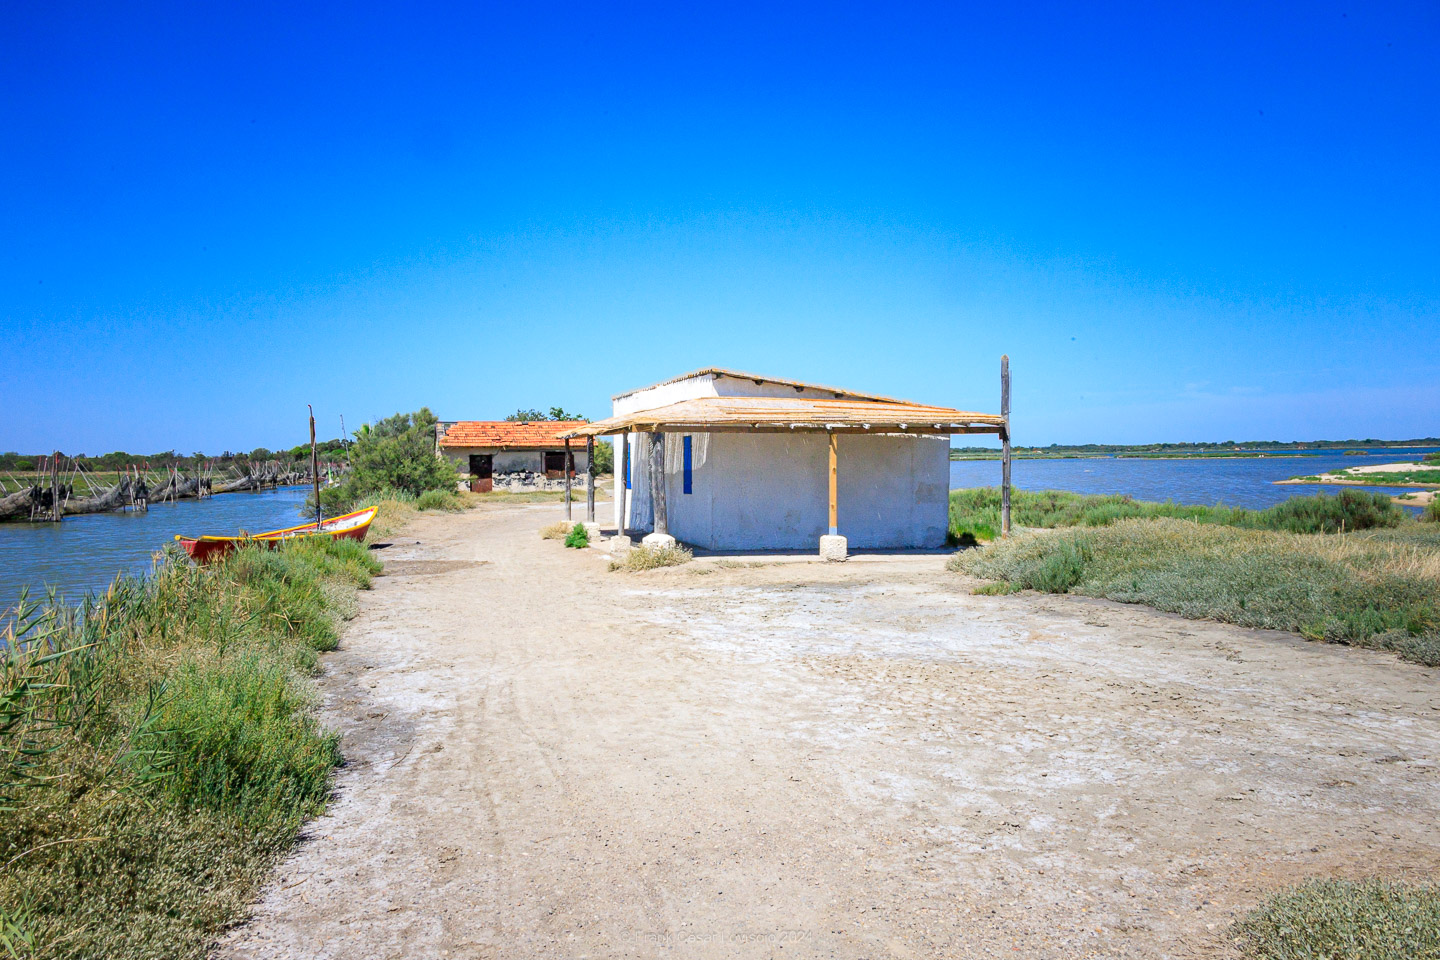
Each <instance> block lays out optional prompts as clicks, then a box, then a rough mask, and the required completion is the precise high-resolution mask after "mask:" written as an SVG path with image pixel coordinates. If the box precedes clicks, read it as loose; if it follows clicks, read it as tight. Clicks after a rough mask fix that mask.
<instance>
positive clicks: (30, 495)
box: [0, 452, 342, 522]
mask: <svg viewBox="0 0 1440 960" xmlns="http://www.w3.org/2000/svg"><path fill="white" fill-rule="evenodd" d="M307 466H308V465H307ZM317 466H318V467H319V468H320V469H321V471H322V473H321V475H322V476H324V477H330V476H333V475H334V473H336V472H338V471H339V470H341V469H342V466H341V465H340V464H332V463H325V464H317ZM6 476H7V477H8V478H9V480H10V483H9V484H8V485H7V486H6V487H5V488H3V489H0V494H3V493H4V489H13V490H14V492H12V493H8V494H4V495H3V496H0V521H22V522H23V521H52V522H53V521H58V520H60V519H62V518H63V517H67V516H72V515H75V514H84V513H107V512H110V511H116V510H148V509H149V507H150V504H152V503H174V502H176V501H179V500H203V499H205V498H207V497H211V496H214V495H215V494H217V493H239V492H241V491H246V490H265V489H270V488H273V487H287V486H295V485H299V484H305V483H313V482H314V480H315V478H314V477H312V476H311V472H310V471H309V470H305V471H299V470H296V469H294V468H293V467H291V466H287V465H285V464H282V463H281V462H280V461H278V460H271V461H268V462H265V463H258V464H253V463H247V464H245V465H244V466H243V467H241V468H239V469H237V468H235V467H231V468H229V469H227V470H225V471H223V472H222V473H221V474H220V475H219V476H217V474H216V469H215V463H214V461H205V462H203V463H201V464H199V465H198V466H197V467H196V469H195V470H194V471H193V472H192V473H190V474H186V473H185V472H184V471H183V470H181V469H180V467H179V466H178V465H175V464H171V465H168V466H166V467H164V468H162V469H159V470H157V469H153V468H151V466H150V465H149V464H148V463H147V464H145V465H144V466H143V467H140V466H135V465H132V466H130V467H129V468H127V469H125V470H123V471H121V473H120V478H119V480H118V482H116V483H114V484H111V485H104V484H98V483H96V482H95V481H94V479H93V476H92V474H91V471H89V470H87V469H86V468H85V466H84V465H83V464H82V463H81V462H80V459H79V458H77V457H66V456H64V455H63V454H61V453H59V452H56V453H55V454H54V455H53V456H49V457H43V458H41V462H40V466H39V468H38V469H37V470H36V471H35V473H34V474H31V475H30V476H27V477H23V478H16V477H15V476H14V475H13V474H10V473H8V472H7V474H6ZM77 482H78V485H79V486H83V492H81V490H78V489H77ZM17 487H18V489H14V488H17Z"/></svg>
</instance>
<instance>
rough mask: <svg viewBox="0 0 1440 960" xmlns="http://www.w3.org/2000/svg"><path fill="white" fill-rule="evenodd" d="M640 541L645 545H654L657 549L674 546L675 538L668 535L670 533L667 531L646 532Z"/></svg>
mask: <svg viewBox="0 0 1440 960" xmlns="http://www.w3.org/2000/svg"><path fill="white" fill-rule="evenodd" d="M640 542H641V543H643V544H644V545H645V546H647V547H654V548H657V549H658V548H660V547H673V546H675V538H674V537H672V536H670V534H668V533H647V534H646V535H645V536H644V538H643V539H641V541H640Z"/></svg>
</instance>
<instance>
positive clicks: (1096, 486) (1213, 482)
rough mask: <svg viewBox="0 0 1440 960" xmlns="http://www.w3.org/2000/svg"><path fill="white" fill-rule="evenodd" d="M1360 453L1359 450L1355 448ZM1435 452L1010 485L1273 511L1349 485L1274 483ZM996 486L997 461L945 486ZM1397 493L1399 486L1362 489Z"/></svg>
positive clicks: (1053, 468)
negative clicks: (1292, 500) (1285, 502)
mask: <svg viewBox="0 0 1440 960" xmlns="http://www.w3.org/2000/svg"><path fill="white" fill-rule="evenodd" d="M1357 449H1363V448H1357ZM1434 449H1435V448H1433V447H1425V448H1415V449H1407V450H1397V449H1390V450H1384V451H1373V452H1372V453H1371V454H1369V455H1367V456H1363V457H1347V456H1345V455H1344V453H1343V451H1335V452H1330V451H1323V452H1321V453H1317V454H1314V455H1309V456H1294V457H1254V458H1243V459H1240V458H1237V459H1234V460H1222V459H1195V460H1140V459H1124V460H1120V459H1115V458H1101V459H1094V460H1016V461H1015V462H1014V463H1013V464H1012V465H1011V468H1010V478H1011V482H1012V483H1013V484H1014V485H1015V486H1016V487H1018V488H1019V489H1021V490H1069V491H1072V492H1074V493H1119V494H1128V495H1129V496H1132V497H1134V498H1135V499H1136V500H1174V501H1175V502H1176V503H1186V504H1200V505H1202V506H1211V505H1213V504H1217V503H1218V504H1224V505H1225V506H1229V507H1252V508H1264V507H1271V506H1274V505H1275V504H1277V503H1279V502H1280V501H1282V500H1288V499H1290V498H1291V497H1299V496H1308V495H1310V494H1316V493H1330V494H1334V493H1335V492H1336V491H1338V490H1344V489H1353V488H1346V487H1335V486H1321V485H1319V484H1297V485H1295V486H1283V487H1282V486H1277V485H1276V484H1275V482H1274V481H1276V480H1286V479H1288V478H1290V477H1296V476H1310V475H1312V474H1319V473H1326V472H1328V471H1330V470H1340V469H1343V468H1345V467H1358V466H1363V465H1366V464H1380V463H1406V462H1414V461H1418V460H1419V459H1420V457H1421V456H1422V455H1423V454H1425V453H1429V452H1431V451H1433V450H1434ZM999 485H1000V461H998V460H970V461H965V460H957V461H955V462H954V463H952V464H950V488H951V489H952V490H954V489H960V488H962V487H995V486H999ZM1361 489H1365V490H1379V491H1384V492H1387V493H1393V494H1400V493H1408V492H1411V491H1409V490H1407V489H1405V488H1404V487H1399V488H1395V487H1364V488H1361Z"/></svg>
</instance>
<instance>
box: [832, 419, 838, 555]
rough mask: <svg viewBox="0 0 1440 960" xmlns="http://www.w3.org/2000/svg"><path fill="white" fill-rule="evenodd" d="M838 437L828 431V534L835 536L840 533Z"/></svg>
mask: <svg viewBox="0 0 1440 960" xmlns="http://www.w3.org/2000/svg"><path fill="white" fill-rule="evenodd" d="M839 441H840V438H839V436H837V435H836V434H835V433H834V432H833V431H832V432H831V433H830V536H832V537H833V536H837V535H838V534H839V533H840V472H839V460H840V457H839V451H838V450H837V449H836V445H837V444H838V443H839Z"/></svg>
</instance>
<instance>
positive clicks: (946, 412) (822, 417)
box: [560, 397, 1005, 437]
mask: <svg viewBox="0 0 1440 960" xmlns="http://www.w3.org/2000/svg"><path fill="white" fill-rule="evenodd" d="M1004 427H1005V418H1004V417H1002V416H1000V415H998V414H993V413H973V412H971V411H968V410H954V409H951V408H950V407H930V406H925V405H923V404H918V403H905V402H903V401H872V400H849V399H842V400H832V399H824V400H821V399H812V398H807V397H696V398H695V399H692V400H681V401H680V402H678V403H672V404H669V405H667V406H663V407H654V408H652V409H649V410H637V411H635V412H634V413H629V414H624V415H622V416H618V417H610V418H609V419H607V420H597V421H596V422H594V423H587V424H584V425H583V426H580V427H576V428H575V429H573V430H568V431H565V432H563V433H561V434H560V436H561V437H595V436H606V435H609V434H613V433H792V432H798V431H803V430H820V431H826V432H832V433H877V434H883V433H908V434H952V433H1000V432H1001V430H1002V429H1003V428H1004Z"/></svg>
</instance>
